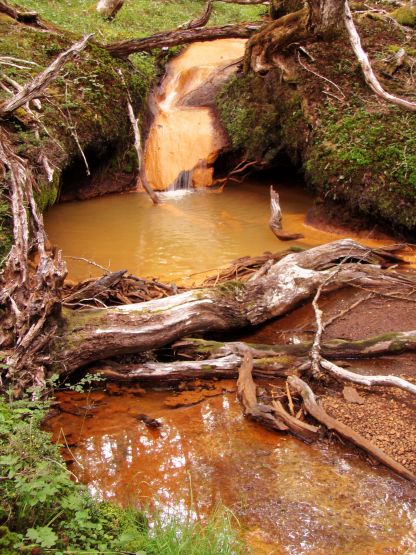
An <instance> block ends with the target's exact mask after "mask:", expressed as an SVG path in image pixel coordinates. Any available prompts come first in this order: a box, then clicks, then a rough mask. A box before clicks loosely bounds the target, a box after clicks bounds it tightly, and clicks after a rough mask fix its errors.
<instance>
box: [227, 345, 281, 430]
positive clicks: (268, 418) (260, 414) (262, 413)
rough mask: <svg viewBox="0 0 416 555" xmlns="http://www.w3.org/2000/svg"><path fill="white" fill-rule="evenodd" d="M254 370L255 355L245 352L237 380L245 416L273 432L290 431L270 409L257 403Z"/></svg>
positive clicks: (239, 397) (238, 395)
mask: <svg viewBox="0 0 416 555" xmlns="http://www.w3.org/2000/svg"><path fill="white" fill-rule="evenodd" d="M252 370H253V355H252V354H251V352H250V351H245V352H244V357H243V362H242V364H241V366H240V370H239V373H238V380H237V397H238V399H239V400H240V402H241V404H242V406H243V410H244V416H247V417H248V418H250V419H251V420H256V421H257V422H260V423H261V424H263V425H264V426H266V427H267V428H270V429H272V430H279V431H286V430H288V427H287V426H286V425H285V424H283V422H281V421H280V420H278V419H277V418H275V417H274V416H273V414H272V411H271V408H270V407H268V406H265V405H261V404H259V403H258V402H257V394H256V384H255V383H254V381H253V377H252Z"/></svg>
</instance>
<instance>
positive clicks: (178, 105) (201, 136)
mask: <svg viewBox="0 0 416 555" xmlns="http://www.w3.org/2000/svg"><path fill="white" fill-rule="evenodd" d="M245 42H246V41H245V40H243V39H221V40H216V41H213V42H208V43H207V42H204V43H194V44H192V45H191V46H189V47H188V48H187V49H186V50H185V51H184V52H183V53H182V54H180V55H179V56H178V57H177V58H175V59H174V60H172V61H171V62H170V63H169V64H168V67H167V74H166V77H165V79H164V80H163V82H162V85H161V87H160V89H159V90H158V91H157V93H156V94H155V96H154V100H155V103H156V106H157V111H156V115H155V119H154V122H153V124H152V126H151V128H150V131H149V136H148V139H147V141H146V147H145V152H144V167H145V172H146V177H147V180H148V182H149V183H150V185H151V187H152V188H153V189H155V190H157V191H163V190H165V191H166V190H168V191H178V190H181V191H186V190H191V189H193V188H203V187H209V186H210V185H212V183H213V172H214V170H213V164H214V162H215V160H216V158H217V157H218V154H219V153H220V152H221V150H223V149H224V148H225V147H226V146H227V137H226V134H225V133H224V132H223V131H222V129H221V128H220V126H219V125H218V122H217V120H216V118H215V114H214V112H213V110H212V108H211V107H209V106H207V104H210V103H212V102H213V98H214V95H215V90H214V89H212V80H213V77H215V76H218V75H220V77H221V79H220V81H224V80H225V79H226V77H227V76H228V75H230V74H231V73H232V72H233V71H235V69H236V65H235V64H234V62H235V61H237V60H239V59H240V58H241V57H242V55H243V53H244V47H245ZM210 87H211V88H210ZM190 97H192V105H191V106H190V105H188V104H189V103H188V102H186V101H187V100H189V98H190ZM208 97H209V101H208V100H207V98H208Z"/></svg>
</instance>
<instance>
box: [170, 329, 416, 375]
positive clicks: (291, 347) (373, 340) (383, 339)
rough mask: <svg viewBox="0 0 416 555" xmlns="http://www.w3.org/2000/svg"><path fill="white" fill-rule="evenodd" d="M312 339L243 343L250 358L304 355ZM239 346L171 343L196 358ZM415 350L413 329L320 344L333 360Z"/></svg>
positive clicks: (190, 341)
mask: <svg viewBox="0 0 416 555" xmlns="http://www.w3.org/2000/svg"><path fill="white" fill-rule="evenodd" d="M312 343H313V342H312V341H304V342H299V343H289V344H276V345H267V344H255V343H244V345H245V346H246V348H248V349H250V350H251V352H252V353H253V356H254V358H265V357H278V356H290V357H304V358H305V359H306V357H307V356H308V354H309V352H310V349H311V347H312ZM240 346H241V342H236V341H228V342H220V341H211V340H206V339H196V338H186V339H182V340H180V341H178V342H177V343H175V344H174V345H173V346H172V348H173V349H174V350H175V352H176V353H177V354H179V356H182V357H186V358H198V359H200V358H216V357H220V356H226V355H228V354H238V353H239V352H240ZM415 350H416V330H412V331H403V332H391V333H385V334H382V335H375V336H373V337H368V338H367V339H359V340H356V341H354V340H350V339H330V340H328V341H322V344H321V354H322V355H323V356H324V357H326V358H327V359H335V360H336V359H350V358H352V359H357V358H372V357H376V356H383V355H389V354H399V353H403V352H405V351H415ZM363 385H367V384H363ZM383 385H384V384H383ZM386 385H387V384H386Z"/></svg>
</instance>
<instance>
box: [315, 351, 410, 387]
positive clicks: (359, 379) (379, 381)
mask: <svg viewBox="0 0 416 555" xmlns="http://www.w3.org/2000/svg"><path fill="white" fill-rule="evenodd" d="M320 365H321V366H322V368H324V369H325V370H327V371H328V372H329V373H330V374H332V375H333V376H336V377H337V378H341V379H342V380H346V381H348V382H353V383H357V384H360V385H365V386H367V387H373V386H378V387H379V386H389V387H398V388H399V389H403V390H404V391H408V392H409V393H413V395H416V385H414V384H412V383H410V382H408V381H407V380H404V379H403V378H399V377H398V376H365V375H362V374H357V373H356V372H351V371H350V370H345V368H341V367H340V366H338V365H337V364H334V363H333V362H330V361H329V360H325V359H321V361H320Z"/></svg>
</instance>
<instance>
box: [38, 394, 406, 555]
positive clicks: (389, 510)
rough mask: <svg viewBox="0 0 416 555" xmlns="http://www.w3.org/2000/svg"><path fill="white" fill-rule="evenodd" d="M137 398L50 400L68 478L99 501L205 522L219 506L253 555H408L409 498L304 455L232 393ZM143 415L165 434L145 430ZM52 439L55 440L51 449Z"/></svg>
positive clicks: (336, 460)
mask: <svg viewBox="0 0 416 555" xmlns="http://www.w3.org/2000/svg"><path fill="white" fill-rule="evenodd" d="M167 395H169V394H168V393H165V392H147V393H146V394H145V395H144V396H143V397H140V396H137V395H135V394H134V390H126V391H125V392H124V393H123V394H122V395H121V396H115V395H108V394H103V393H92V394H90V396H86V395H79V394H74V393H69V394H68V393H67V394H60V398H61V399H63V400H64V404H63V408H64V409H65V410H67V411H69V412H76V411H79V415H78V416H75V415H73V414H68V413H61V414H60V415H59V416H58V417H55V418H54V419H52V420H50V421H49V426H50V427H51V428H52V430H53V431H54V435H55V437H56V438H58V436H59V433H60V431H61V430H63V431H64V433H65V435H66V439H67V441H68V443H70V444H73V443H76V445H75V446H73V447H71V450H72V453H73V455H74V457H75V458H76V460H77V461H78V463H73V464H71V467H70V468H71V470H72V471H73V472H74V473H75V474H76V475H77V476H78V477H79V478H80V479H81V480H82V481H83V482H85V483H87V484H88V486H89V488H90V490H91V491H92V492H93V493H95V494H97V495H99V496H100V497H101V498H106V499H112V500H114V501H116V502H119V503H122V504H128V503H136V504H137V503H138V502H139V503H143V504H146V503H153V504H155V505H156V506H158V508H159V509H160V510H161V511H162V513H165V514H175V515H183V516H188V515H191V516H199V517H203V516H206V515H207V514H208V513H209V512H210V510H212V508H213V507H214V506H215V504H216V503H217V502H218V501H222V502H223V503H225V504H226V505H227V506H228V507H230V508H231V509H232V510H233V512H234V513H235V515H236V516H237V517H238V519H239V521H240V523H241V524H242V525H243V526H245V527H247V528H248V530H249V531H248V533H247V539H248V540H249V542H250V544H251V545H252V546H254V547H253V552H254V553H255V554H261V553H274V554H281V553H282V554H283V553H284V554H290V555H301V554H314V555H318V554H319V555H352V554H354V555H381V554H386V553H398V554H405V553H406V554H408V555H410V554H411V553H415V552H416V551H415V550H416V502H415V499H414V490H413V489H412V488H411V487H409V486H408V485H407V484H406V483H405V482H404V481H402V480H399V479H396V478H394V477H392V476H391V474H389V473H388V472H387V471H384V470H382V469H372V468H371V467H370V466H369V465H368V463H366V462H363V461H361V460H360V459H359V458H358V457H357V456H356V455H353V454H347V453H346V452H344V451H343V450H341V449H340V448H336V447H333V446H331V447H325V446H324V447H322V446H321V447H319V448H318V447H310V446H309V447H308V446H306V445H304V444H302V443H301V442H299V441H297V440H295V439H293V438H290V437H284V436H282V435H278V434H275V433H272V432H268V431H266V430H264V429H263V428H261V427H260V426H258V425H257V424H254V423H251V422H248V421H246V420H245V419H244V418H243V417H242V414H241V408H240V406H239V405H238V403H237V401H236V399H235V394H233V393H228V394H225V395H221V396H217V397H213V398H210V399H208V400H206V401H205V402H203V403H200V404H197V405H194V406H190V407H182V408H177V409H169V408H166V407H165V406H164V405H163V403H164V400H165V398H166V396H167ZM140 413H145V414H147V415H149V416H151V417H153V418H158V419H160V420H161V422H162V423H163V426H162V427H161V428H158V429H149V428H148V427H146V425H145V424H144V423H143V422H141V421H138V420H137V419H136V416H137V415H138V414H140ZM61 439H62V438H61Z"/></svg>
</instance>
